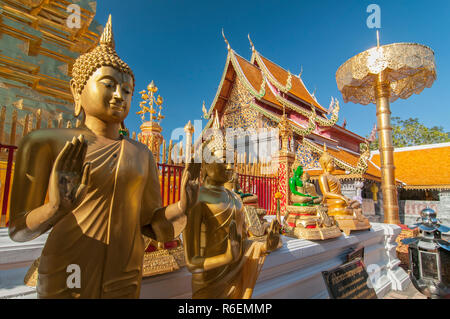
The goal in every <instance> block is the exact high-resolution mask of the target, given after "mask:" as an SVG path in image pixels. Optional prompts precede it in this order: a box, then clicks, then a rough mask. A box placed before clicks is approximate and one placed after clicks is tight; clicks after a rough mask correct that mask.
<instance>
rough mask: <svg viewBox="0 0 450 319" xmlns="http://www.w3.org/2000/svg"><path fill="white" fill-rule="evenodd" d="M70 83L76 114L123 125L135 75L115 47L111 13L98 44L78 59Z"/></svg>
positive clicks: (128, 108)
mask: <svg viewBox="0 0 450 319" xmlns="http://www.w3.org/2000/svg"><path fill="white" fill-rule="evenodd" d="M70 87H71V91H72V95H73V98H74V102H75V111H74V115H75V116H76V117H78V116H79V115H80V114H81V113H84V116H85V117H84V118H86V117H89V116H92V117H96V118H98V119H100V120H102V121H104V122H108V123H111V122H112V123H122V125H123V120H124V119H125V118H126V117H127V115H128V112H129V110H130V105H131V98H132V95H133V91H134V75H133V72H132V71H131V69H130V67H129V66H128V65H127V64H126V63H125V62H123V61H122V60H121V59H120V58H119V56H118V55H117V53H116V51H115V44H114V36H113V32H112V24H111V16H109V19H108V23H107V24H106V26H105V29H104V31H103V34H102V36H101V38H100V43H99V45H98V46H97V47H96V48H95V49H93V50H92V51H90V52H88V53H86V54H83V55H81V56H80V57H79V58H78V59H77V60H76V61H75V64H74V66H73V69H72V80H71V81H70Z"/></svg>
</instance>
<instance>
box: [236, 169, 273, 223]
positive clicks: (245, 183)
mask: <svg viewBox="0 0 450 319" xmlns="http://www.w3.org/2000/svg"><path fill="white" fill-rule="evenodd" d="M239 185H240V186H241V189H242V191H243V192H244V193H251V194H254V195H257V196H258V206H259V207H260V208H263V209H265V210H267V214H269V215H274V214H276V207H277V203H276V200H275V193H276V191H277V189H276V185H277V178H276V177H269V176H254V175H245V174H239Z"/></svg>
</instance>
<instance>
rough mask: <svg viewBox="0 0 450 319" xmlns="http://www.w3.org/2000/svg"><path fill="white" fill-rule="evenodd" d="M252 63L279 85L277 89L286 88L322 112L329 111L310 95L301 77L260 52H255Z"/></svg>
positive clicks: (288, 91) (287, 91)
mask: <svg viewBox="0 0 450 319" xmlns="http://www.w3.org/2000/svg"><path fill="white" fill-rule="evenodd" d="M251 62H252V63H253V64H257V65H258V66H259V68H260V69H261V70H262V71H263V72H264V74H266V75H267V76H268V78H269V81H271V82H272V83H274V84H277V85H276V86H277V87H283V86H284V87H285V88H286V89H288V90H286V93H289V94H291V95H293V96H295V97H297V98H299V99H300V100H302V101H303V102H306V103H308V104H310V105H313V106H315V107H316V108H318V109H319V110H320V111H322V112H325V113H326V112H327V110H326V109H325V108H324V107H323V106H322V105H320V104H319V102H317V101H316V99H315V98H314V97H313V96H312V95H311V94H310V93H309V91H308V89H307V88H306V86H305V84H304V83H303V81H302V79H301V77H300V76H296V75H294V76H292V74H291V73H290V72H289V71H287V70H285V69H284V68H282V67H281V66H279V65H277V64H275V63H274V62H272V61H270V60H269V59H267V58H265V57H264V56H262V55H261V54H260V53H259V52H258V51H254V52H253V55H252V58H251ZM289 82H290V85H289ZM284 83H286V85H283V84H284Z"/></svg>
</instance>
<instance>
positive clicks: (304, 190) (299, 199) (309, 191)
mask: <svg viewBox="0 0 450 319" xmlns="http://www.w3.org/2000/svg"><path fill="white" fill-rule="evenodd" d="M296 191H297V192H299V193H301V194H305V195H309V196H300V195H297V194H293V193H291V201H292V202H293V203H308V204H309V205H313V204H320V203H321V202H322V196H319V195H318V194H317V192H316V187H315V186H314V184H313V183H309V182H303V186H296ZM310 196H311V197H310ZM312 197H317V198H314V199H312Z"/></svg>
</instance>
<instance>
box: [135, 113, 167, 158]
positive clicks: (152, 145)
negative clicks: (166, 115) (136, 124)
mask: <svg viewBox="0 0 450 319" xmlns="http://www.w3.org/2000/svg"><path fill="white" fill-rule="evenodd" d="M140 129H141V133H140V134H139V135H138V140H139V142H141V143H142V144H145V145H147V146H148V148H149V149H150V151H152V153H153V157H154V158H155V161H156V163H159V151H160V148H161V144H162V141H163V136H162V135H161V132H162V128H161V126H159V124H158V123H156V122H152V121H148V122H145V123H143V124H142V125H141V126H140Z"/></svg>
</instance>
